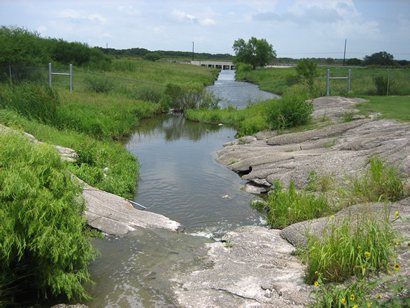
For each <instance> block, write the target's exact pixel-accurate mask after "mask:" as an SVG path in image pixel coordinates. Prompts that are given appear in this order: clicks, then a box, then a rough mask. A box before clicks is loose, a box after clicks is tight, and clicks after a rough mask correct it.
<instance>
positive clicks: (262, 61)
mask: <svg viewBox="0 0 410 308" xmlns="http://www.w3.org/2000/svg"><path fill="white" fill-rule="evenodd" d="M232 48H233V50H234V51H235V63H247V64H251V65H252V67H253V69H255V68H256V67H257V66H264V65H266V64H268V63H269V62H271V61H272V60H273V59H274V58H276V51H275V50H273V47H272V45H271V44H269V43H268V42H267V41H266V40H265V39H257V38H256V37H251V38H250V39H249V40H248V42H245V40H244V39H242V38H240V39H237V40H236V41H235V42H234V43H233V46H232Z"/></svg>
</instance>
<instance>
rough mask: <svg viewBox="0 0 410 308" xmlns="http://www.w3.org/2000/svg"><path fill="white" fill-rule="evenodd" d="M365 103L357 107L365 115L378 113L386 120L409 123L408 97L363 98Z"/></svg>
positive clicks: (409, 106) (409, 104)
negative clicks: (365, 100)
mask: <svg viewBox="0 0 410 308" xmlns="http://www.w3.org/2000/svg"><path fill="white" fill-rule="evenodd" d="M365 98H366V99H367V100H369V101H368V102H366V103H362V104H359V105H357V108H358V109H359V110H360V111H361V112H362V113H365V114H369V113H375V112H379V113H381V114H382V115H383V117H385V118H387V119H393V120H399V121H406V122H409V121H410V96H365Z"/></svg>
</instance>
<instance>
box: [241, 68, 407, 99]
mask: <svg viewBox="0 0 410 308" xmlns="http://www.w3.org/2000/svg"><path fill="white" fill-rule="evenodd" d="M326 69H327V68H326V67H319V68H318V77H317V78H316V79H315V84H314V87H315V93H314V94H315V96H323V95H325V94H326ZM330 71H331V76H347V75H348V68H346V67H331V68H330ZM378 77H379V78H380V77H381V78H385V80H386V81H387V80H388V82H389V95H410V69H408V68H403V69H399V68H397V69H385V68H375V67H353V68H352V84H351V86H352V92H351V93H350V94H349V95H352V96H363V95H377V94H378V92H377V87H376V84H375V81H374V79H375V78H378ZM237 79H238V80H246V81H249V82H251V83H255V84H258V85H259V87H260V88H261V89H262V90H265V91H269V92H272V93H276V94H283V93H284V92H285V91H286V89H288V88H290V87H292V86H294V85H296V84H297V83H298V79H297V73H296V69H295V68H294V67H291V68H260V69H256V70H253V71H249V72H240V73H239V74H238V75H237ZM330 89H331V95H348V93H347V81H346V80H332V81H331V87H330ZM383 94H385V93H383ZM379 95H380V94H379Z"/></svg>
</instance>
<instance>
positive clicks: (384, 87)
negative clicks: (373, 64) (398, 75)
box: [373, 76, 396, 95]
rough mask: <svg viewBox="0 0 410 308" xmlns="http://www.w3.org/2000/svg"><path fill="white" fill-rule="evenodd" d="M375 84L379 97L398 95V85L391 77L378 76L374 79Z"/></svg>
mask: <svg viewBox="0 0 410 308" xmlns="http://www.w3.org/2000/svg"><path fill="white" fill-rule="evenodd" d="M373 83H374V86H375V87H376V94H377V95H389V94H390V95H393V94H396V83H395V82H394V80H390V79H389V77H385V76H376V77H374V78H373Z"/></svg>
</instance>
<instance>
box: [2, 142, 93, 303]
mask: <svg viewBox="0 0 410 308" xmlns="http://www.w3.org/2000/svg"><path fill="white" fill-rule="evenodd" d="M0 145H1V146H0V157H1V162H0V168H1V173H0V187H1V190H0V204H1V211H0V221H1V228H0V247H1V249H0V267H1V276H2V278H3V279H4V278H5V277H6V279H7V281H8V282H10V283H9V284H7V285H8V287H11V288H14V289H15V290H17V291H19V292H28V291H34V293H33V294H36V293H37V294H41V295H42V296H44V297H45V296H47V294H51V295H54V296H60V295H64V296H66V297H67V298H68V299H73V298H78V299H85V298H88V295H87V293H86V292H85V290H84V288H83V286H82V283H85V282H89V281H90V278H89V273H88V269H87V267H88V263H89V262H90V261H91V260H92V259H93V257H94V255H95V252H94V250H93V248H92V246H91V244H90V242H89V240H88V238H87V236H86V235H85V230H84V228H85V219H84V217H83V216H82V213H83V211H84V202H83V201H82V199H81V198H80V194H81V189H80V187H79V185H78V184H76V183H75V182H74V181H73V179H72V178H71V176H70V174H69V173H67V172H66V170H65V168H64V164H63V162H62V161H61V159H60V157H59V156H58V154H57V153H56V151H55V149H53V148H52V147H50V146H47V145H33V144H31V143H30V142H29V141H28V140H26V139H25V138H24V137H22V136H17V135H14V134H2V135H0ZM3 279H2V280H3ZM0 287H1V286H0ZM1 293H2V291H1V290H0V294H1ZM19 296H21V294H20V295H19Z"/></svg>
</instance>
